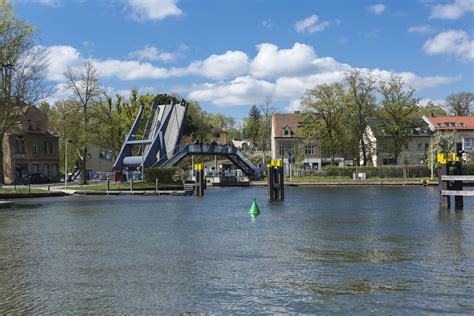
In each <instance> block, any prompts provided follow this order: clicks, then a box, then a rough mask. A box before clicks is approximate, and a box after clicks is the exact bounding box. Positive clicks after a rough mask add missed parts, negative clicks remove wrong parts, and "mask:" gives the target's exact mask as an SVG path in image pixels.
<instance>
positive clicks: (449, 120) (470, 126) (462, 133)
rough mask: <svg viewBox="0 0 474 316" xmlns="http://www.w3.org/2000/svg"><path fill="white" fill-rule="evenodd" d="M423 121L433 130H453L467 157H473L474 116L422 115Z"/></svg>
mask: <svg viewBox="0 0 474 316" xmlns="http://www.w3.org/2000/svg"><path fill="white" fill-rule="evenodd" d="M423 121H424V122H425V123H426V124H427V125H428V128H429V129H430V130H431V131H433V132H436V131H440V132H443V131H455V132H456V134H457V136H458V139H457V141H458V142H459V143H462V149H463V150H464V152H466V153H467V159H468V160H471V159H472V158H474V116H434V117H427V116H423Z"/></svg>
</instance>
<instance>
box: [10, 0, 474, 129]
mask: <svg viewBox="0 0 474 316" xmlns="http://www.w3.org/2000/svg"><path fill="white" fill-rule="evenodd" d="M13 3H14V6H15V9H16V12H17V15H18V16H19V17H20V18H21V19H22V20H26V21H28V22H29V23H31V24H32V25H34V26H36V27H37V28H38V30H39V36H38V39H37V44H38V45H41V46H43V47H44V48H45V49H47V51H48V55H49V66H48V76H47V77H48V80H50V81H51V83H52V84H53V85H54V87H55V90H54V91H55V93H54V95H53V96H51V98H50V99H49V102H51V103H54V101H55V100H59V99H62V98H66V97H68V92H67V91H65V89H64V82H65V78H64V75H63V74H64V72H65V71H66V70H67V69H68V67H71V68H72V69H81V67H82V66H83V64H84V63H85V62H87V61H90V62H92V63H93V65H94V66H95V67H96V68H97V69H98V71H99V73H100V82H101V84H102V86H103V87H104V89H105V90H106V91H107V92H108V93H109V94H112V95H115V94H116V93H118V94H122V95H124V96H125V97H128V95H129V91H130V89H131V88H137V89H138V91H139V92H140V93H178V94H179V95H181V96H183V97H184V98H186V99H188V100H195V101H198V102H199V103H200V104H201V106H202V108H203V110H205V111H207V112H212V113H223V114H226V115H230V116H233V117H234V118H236V119H237V120H239V119H242V118H243V117H244V116H247V114H248V111H249V109H250V107H251V106H252V105H254V104H256V105H262V104H265V101H266V100H267V98H271V101H272V103H273V104H274V106H276V107H277V109H278V111H279V112H292V111H295V110H299V109H300V106H299V100H300V98H301V97H302V96H303V95H304V93H305V91H306V90H307V89H310V88H313V87H315V86H316V85H318V84H324V83H333V82H342V81H343V80H344V74H345V73H346V72H347V71H349V70H352V69H361V70H362V71H367V70H370V71H372V72H373V73H374V74H375V75H377V77H378V78H379V80H381V81H382V80H386V79H387V78H388V77H389V76H390V74H391V73H396V74H398V75H400V76H401V77H402V78H403V80H404V81H405V83H406V84H407V86H410V87H413V88H415V89H416V93H415V95H416V97H418V98H420V99H421V104H422V105H424V104H426V103H427V102H428V101H429V100H432V101H433V102H435V103H440V102H443V100H444V99H445V98H446V97H447V96H448V95H450V94H451V93H457V92H461V91H469V92H474V89H473V87H474V36H473V33H474V14H473V13H474V0H446V1H438V0H391V1H356V0H344V1H343V0H332V1H329V0H325V1H323V0H112V1H111V0H76V1H74V0H16V1H14V2H13Z"/></svg>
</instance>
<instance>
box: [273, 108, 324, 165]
mask: <svg viewBox="0 0 474 316" xmlns="http://www.w3.org/2000/svg"><path fill="white" fill-rule="evenodd" d="M299 125H300V124H299V123H298V120H297V115H296V114H295V113H287V114H276V113H275V114H273V115H272V139H271V147H272V159H273V160H279V159H281V160H283V163H284V166H285V173H287V174H288V172H289V158H290V157H293V158H296V157H295V156H297V155H299V156H300V157H302V158H303V161H302V163H303V169H305V170H319V169H321V165H322V160H321V151H320V147H319V143H318V142H317V141H314V142H312V143H305V142H304V141H303V139H301V138H300V137H298V136H297V135H298V134H297V132H298V127H299Z"/></svg>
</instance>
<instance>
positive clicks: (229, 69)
mask: <svg viewBox="0 0 474 316" xmlns="http://www.w3.org/2000/svg"><path fill="white" fill-rule="evenodd" d="M248 60H249V58H248V56H247V54H245V53H243V52H241V51H227V52H225V53H224V54H222V55H211V56H209V57H208V58H206V59H205V60H198V61H193V62H192V63H191V64H190V65H189V66H188V67H186V68H184V69H183V68H174V69H172V70H171V73H172V74H173V75H176V76H185V75H198V76H203V77H207V78H211V79H218V80H222V79H228V78H232V77H236V76H239V75H242V74H245V73H247V71H248Z"/></svg>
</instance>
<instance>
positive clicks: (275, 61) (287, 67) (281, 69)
mask: <svg viewBox="0 0 474 316" xmlns="http://www.w3.org/2000/svg"><path fill="white" fill-rule="evenodd" d="M257 50H258V53H257V56H255V58H254V59H253V61H252V63H251V65H250V68H251V73H252V74H253V75H254V76H255V77H257V78H264V77H277V76H280V75H284V74H287V75H288V74H292V75H298V74H302V73H305V72H308V71H310V70H309V69H308V66H311V63H312V62H313V60H314V59H315V58H316V54H315V52H314V49H313V48H312V47H311V46H309V45H306V44H300V43H295V44H294V45H293V47H292V48H290V49H279V48H278V46H276V45H274V44H270V43H263V44H260V45H258V46H257Z"/></svg>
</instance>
